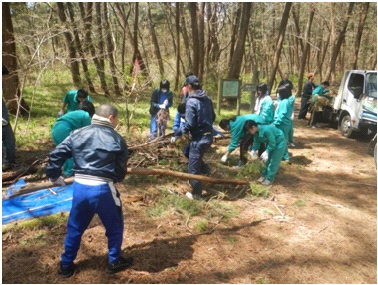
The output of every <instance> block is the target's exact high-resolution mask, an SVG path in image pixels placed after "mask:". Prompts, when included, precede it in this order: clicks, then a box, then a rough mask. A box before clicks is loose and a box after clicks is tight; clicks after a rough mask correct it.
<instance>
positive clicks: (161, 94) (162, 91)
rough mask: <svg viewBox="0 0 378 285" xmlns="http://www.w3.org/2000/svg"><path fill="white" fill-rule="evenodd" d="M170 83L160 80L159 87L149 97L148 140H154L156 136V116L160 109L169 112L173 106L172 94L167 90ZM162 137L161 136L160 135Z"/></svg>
mask: <svg viewBox="0 0 378 285" xmlns="http://www.w3.org/2000/svg"><path fill="white" fill-rule="evenodd" d="M169 87H170V83H169V81H168V80H165V79H164V80H162V81H161V82H160V87H159V88H157V89H155V90H154V92H153V93H152V95H151V101H150V104H151V107H150V115H151V121H150V137H149V139H150V140H154V139H156V138H157V135H158V124H157V117H156V116H157V114H158V112H159V111H160V109H166V110H167V111H168V112H169V107H171V106H172V104H173V93H172V91H170V90H169ZM160 135H162V134H160Z"/></svg>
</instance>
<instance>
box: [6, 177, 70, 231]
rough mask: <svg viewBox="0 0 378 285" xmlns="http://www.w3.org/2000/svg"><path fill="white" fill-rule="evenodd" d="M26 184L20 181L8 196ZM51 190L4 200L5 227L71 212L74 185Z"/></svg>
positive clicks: (9, 190)
mask: <svg viewBox="0 0 378 285" xmlns="http://www.w3.org/2000/svg"><path fill="white" fill-rule="evenodd" d="M25 184H26V183H25V181H24V180H23V179H20V180H19V181H17V182H16V183H15V184H13V185H11V186H10V187H9V189H8V190H7V193H6V196H8V197H9V196H11V195H12V194H13V193H16V190H18V189H20V188H21V187H22V186H23V185H25ZM51 190H52V191H50V190H49V189H43V190H39V191H36V192H33V193H29V194H24V195H21V196H18V197H14V198H11V199H6V198H3V203H2V212H3V213H2V214H3V225H5V224H7V223H10V222H13V221H18V220H23V219H28V218H37V217H40V216H48V215H52V214H56V213H59V212H69V211H70V210H71V206H72V185H67V186H65V187H60V186H59V187H54V188H51ZM53 192H55V193H53Z"/></svg>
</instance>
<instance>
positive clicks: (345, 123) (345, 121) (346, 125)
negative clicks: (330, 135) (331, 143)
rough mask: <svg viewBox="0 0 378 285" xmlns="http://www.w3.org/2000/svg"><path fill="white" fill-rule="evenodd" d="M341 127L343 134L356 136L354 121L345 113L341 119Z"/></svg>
mask: <svg viewBox="0 0 378 285" xmlns="http://www.w3.org/2000/svg"><path fill="white" fill-rule="evenodd" d="M339 129H340V132H341V133H342V135H343V136H344V137H346V138H352V137H353V136H354V134H355V132H354V131H353V128H352V122H351V119H350V116H349V115H345V116H344V117H343V118H342V119H341V123H340V126H339Z"/></svg>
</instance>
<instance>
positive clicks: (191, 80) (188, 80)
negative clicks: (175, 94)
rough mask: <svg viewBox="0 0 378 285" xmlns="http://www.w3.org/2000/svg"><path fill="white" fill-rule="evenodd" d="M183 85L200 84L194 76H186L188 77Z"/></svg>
mask: <svg viewBox="0 0 378 285" xmlns="http://www.w3.org/2000/svg"><path fill="white" fill-rule="evenodd" d="M185 83H186V84H195V83H197V84H200V81H199V79H198V77H197V76H195V75H190V76H188V77H187V78H186V81H185Z"/></svg>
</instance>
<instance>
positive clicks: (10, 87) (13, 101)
mask: <svg viewBox="0 0 378 285" xmlns="http://www.w3.org/2000/svg"><path fill="white" fill-rule="evenodd" d="M9 4H10V3H9V2H3V3H2V9H3V11H2V17H3V19H2V25H3V26H2V36H3V38H2V44H3V51H2V56H1V58H2V63H3V65H5V66H6V67H7V68H8V71H9V75H8V76H6V78H5V80H4V81H3V85H2V87H3V97H4V101H5V102H6V103H7V109H8V111H9V113H11V114H14V115H16V114H17V110H18V109H19V110H20V112H21V114H26V113H27V112H29V110H30V108H29V106H28V104H26V102H25V100H24V99H23V98H21V102H19V103H20V105H21V106H20V107H19V106H18V101H20V81H19V76H18V64H17V54H16V42H15V38H14V32H13V23H12V15H11V12H10V6H9Z"/></svg>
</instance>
